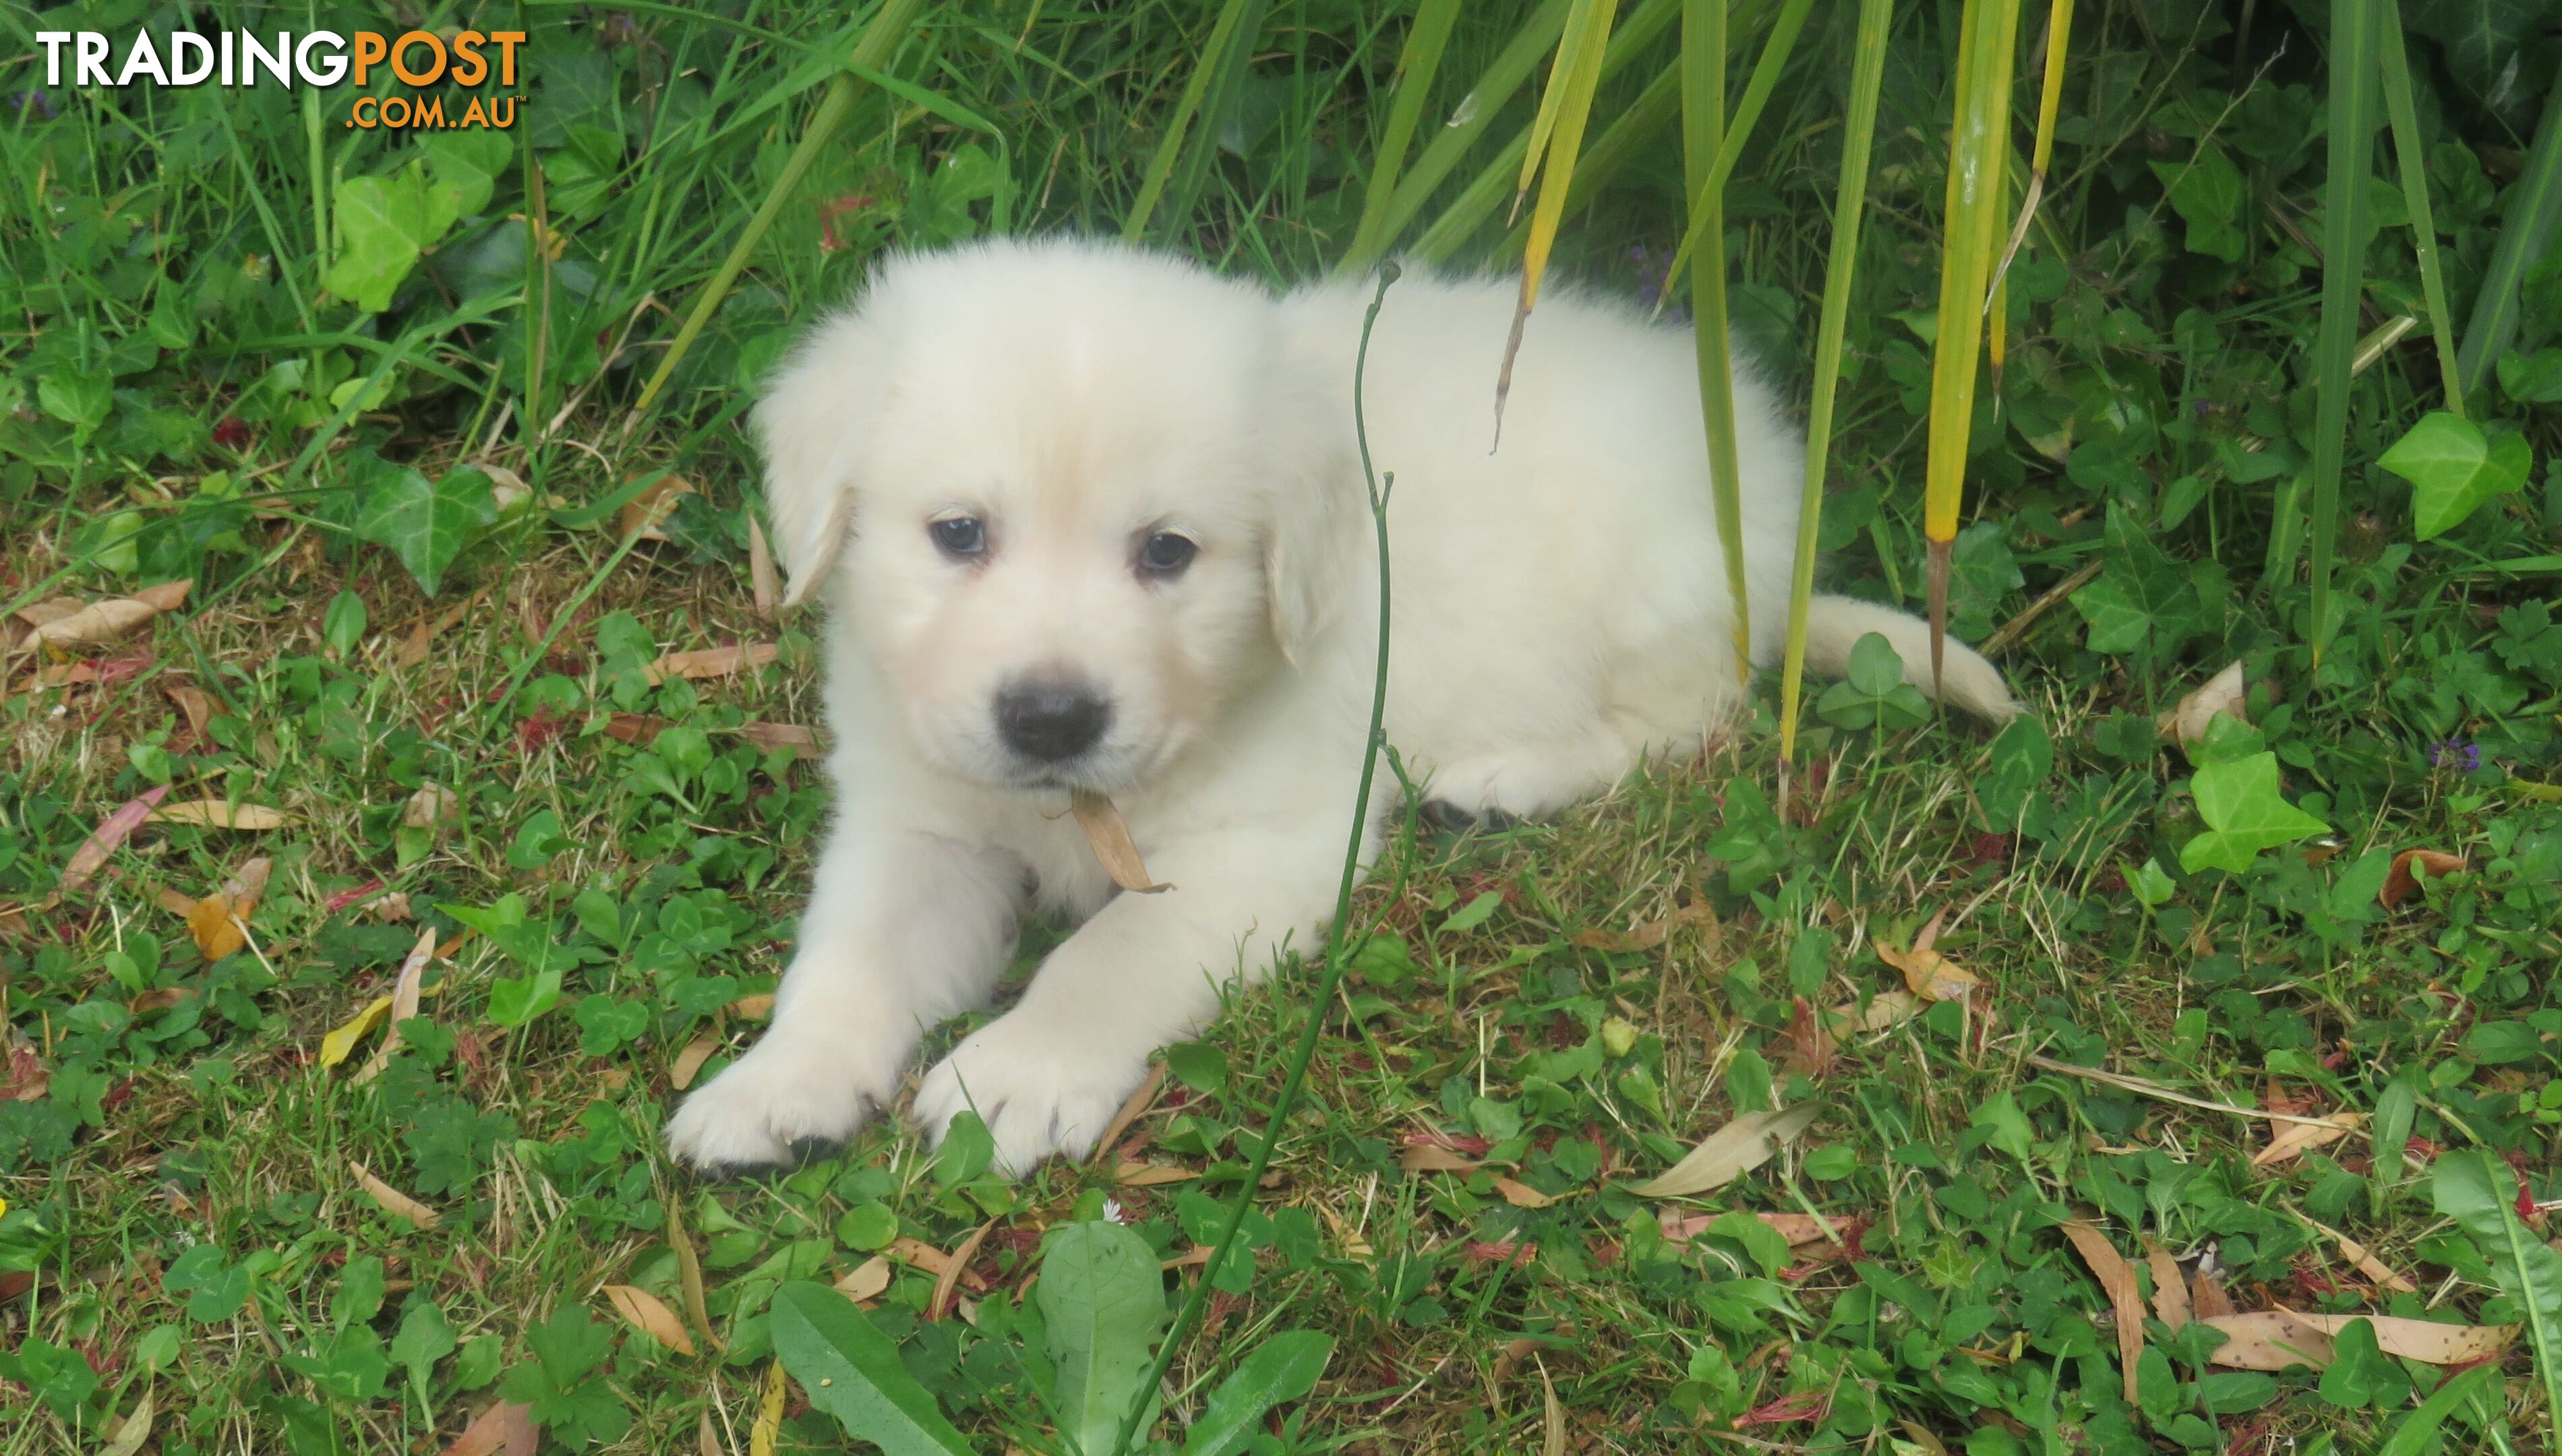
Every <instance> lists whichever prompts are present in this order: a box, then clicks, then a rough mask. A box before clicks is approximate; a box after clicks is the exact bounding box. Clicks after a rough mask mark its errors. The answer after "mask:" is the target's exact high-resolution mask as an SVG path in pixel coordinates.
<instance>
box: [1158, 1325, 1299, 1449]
mask: <svg viewBox="0 0 2562 1456" xmlns="http://www.w3.org/2000/svg"><path fill="white" fill-rule="evenodd" d="M1334 1350H1335V1339H1334V1337H1333V1336H1331V1335H1321V1334H1318V1333H1317V1332H1316V1331H1314V1330H1290V1331H1286V1332H1284V1333H1282V1334H1279V1335H1275V1336H1273V1337H1272V1338H1271V1339H1269V1340H1266V1341H1264V1342H1263V1344H1262V1345H1261V1346H1260V1347H1259V1348H1257V1349H1256V1350H1255V1352H1254V1353H1253V1354H1252V1355H1249V1356H1247V1357H1246V1358H1245V1360H1244V1362H1243V1363H1241V1364H1240V1365H1237V1367H1236V1372H1235V1373H1234V1374H1231V1375H1229V1376H1228V1377H1227V1378H1226V1379H1225V1380H1223V1381H1221V1382H1220V1384H1219V1387H1218V1388H1217V1389H1216V1390H1213V1391H1211V1392H1210V1397H1209V1403H1208V1404H1206V1405H1204V1406H1203V1407H1202V1408H1201V1415H1200V1419H1198V1420H1196V1421H1193V1422H1192V1428H1191V1430H1190V1431H1189V1433H1187V1435H1186V1436H1185V1438H1184V1449H1183V1456H1234V1453H1236V1452H1238V1451H1242V1450H1244V1449H1245V1445H1246V1442H1248V1441H1250V1440H1252V1439H1253V1438H1254V1434H1255V1432H1257V1431H1259V1430H1260V1429H1262V1425H1263V1417H1264V1414H1265V1413H1266V1412H1268V1411H1270V1410H1272V1409H1273V1408H1274V1407H1276V1406H1280V1405H1284V1404H1287V1403H1288V1402H1290V1401H1293V1400H1296V1399H1298V1398H1300V1397H1301V1396H1303V1395H1305V1394H1307V1393H1308V1392H1309V1391H1311V1390H1314V1389H1315V1388H1317V1379H1318V1377H1319V1376H1320V1375H1323V1374H1324V1373H1325V1372H1326V1360H1327V1358H1328V1357H1329V1356H1331V1355H1333V1354H1334Z"/></svg>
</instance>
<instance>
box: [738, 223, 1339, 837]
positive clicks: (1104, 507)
mask: <svg viewBox="0 0 2562 1456" xmlns="http://www.w3.org/2000/svg"><path fill="white" fill-rule="evenodd" d="M1304 372H1305V371H1304V370H1299V369H1296V368H1294V367H1293V366H1292V365H1291V364H1290V363H1289V362H1288V359H1287V357H1286V346H1285V343H1284V341H1283V338H1282V335H1281V330H1280V325H1279V320H1278V316H1277V311H1276V309H1275V307H1274V305H1273V303H1272V301H1271V299H1270V298H1269V297H1268V296H1266V295H1265V294H1263V293H1262V292H1260V291H1259V290H1256V289H1253V288H1251V287H1246V286H1241V285H1237V284H1233V283H1228V282H1223V281H1221V280H1219V279H1217V278H1215V277H1212V276H1211V275H1209V274H1208V273H1203V272H1201V271H1200V270H1199V269H1197V268H1195V267H1193V266H1191V265H1189V264H1186V263H1181V262H1178V261H1175V260H1172V259H1168V258H1164V257H1159V256H1151V255H1144V254H1138V253H1134V252H1130V251H1126V250H1121V249H1109V248H1100V247H1095V246H1091V245H1078V244H1057V243H1052V244H1023V243H1001V244H988V245H983V246H978V247H973V248H968V249H963V250H959V251H956V252H951V253H941V254H931V255H915V256H909V257H905V258H900V259H896V260H893V261H892V262H890V263H888V264H886V265H885V266H884V267H883V268H882V269H881V271H880V272H879V273H877V274H876V275H875V277H874V279H873V281H872V283H871V285H870V286H869V287H868V288H867V289H866V291H865V292H864V294H863V296H862V297H861V298H860V299H859V300H858V301H857V302H856V303H855V304H854V305H853V306H852V307H851V308H850V309H848V310H847V311H845V312H843V313H840V314H837V315H836V316H834V317H832V318H830V319H828V320H827V321H826V322H824V323H823V324H822V325H821V326H820V327H819V329H818V330H817V331H816V332H815V333H814V334H813V336H812V337H811V338H810V339H809V340H808V341H807V342H806V343H805V344H804V345H803V347H802V348H801V349H800V350H799V351H798V352H797V353H796V354H795V355H794V356H793V357H792V359H791V360H790V361H789V363H788V364H787V365H786V366H785V368H784V370H783V373H782V375H781V376H780V378H779V379H778V380H777V382H776V384H775V386H774V388H773V389H772V390H771V391H770V393H769V394H768V396H767V398H766V399H765V401H764V402H763V403H762V404H761V405H760V406H759V408H758V410H757V417H756V418H757V426H758V431H759V433H760V435H761V436H762V437H763V442H764V446H765V450H766V455H767V458H768V471H767V477H766V496H767V505H768V507H769V509H770V511H771V514H772V517H773V521H774V525H775V538H776V542H777V546H778V549H779V550H780V552H781V554H782V556H783V558H784V563H785V565H786V567H787V569H788V570H789V571H790V573H791V577H792V598H793V599H794V600H800V599H803V598H807V597H810V596H812V595H815V594H818V593H819V592H821V591H822V590H825V591H826V592H827V594H828V595H829V596H830V598H831V600H832V601H833V602H834V604H835V606H836V608H837V609H838V611H839V613H840V615H842V616H844V617H846V618H848V619H849V621H847V622H846V623H845V625H844V627H843V628H840V630H851V631H854V632H856V633H859V634H860V635H861V637H862V639H863V641H864V643H865V645H866V646H867V648H868V649H869V651H870V653H871V655H872V656H873V658H874V660H875V661H876V662H877V663H878V664H879V667H880V669H881V675H882V679H883V681H884V682H885V683H886V684H887V686H888V690H889V692H890V694H891V696H892V697H893V698H894V699H895V702H894V703H893V704H892V705H891V706H892V707H893V709H894V711H895V712H896V714H897V716H898V717H899V719H900V720H901V722H902V723H903V725H904V727H905V729H906V731H907V733H908V734H909V736H910V738H911V739H912V740H913V742H914V744H915V746H916V748H917V749H918V750H919V751H920V752H921V753H922V754H923V755H924V756H925V757H926V758H927V759H928V760H929V761H931V762H934V763H936V764H938V765H939V766H941V767H943V768H945V769H947V770H950V771H952V772H954V773H957V774H960V775H963V776H965V777H968V778H971V779H975V780H978V781H980V782H982V783H986V784H990V785H995V786H1000V787H1015V788H1027V789H1028V788H1055V787H1072V788H1086V789H1094V790H1099V791H1102V792H1106V793H1109V792H1113V791H1115V790H1118V789H1122V788H1127V787H1130V786H1132V785H1135V784H1138V783H1141V782H1144V781H1145V780H1146V779H1147V778H1148V777H1149V776H1150V775H1151V774H1152V773H1154V772H1155V771H1157V770H1158V769H1160V768H1162V767H1163V766H1164V765H1165V764H1167V763H1168V762H1169V761H1171V760H1172V759H1174V758H1175V757H1177V756H1178V755H1180V754H1181V753H1182V752H1183V750H1184V749H1185V747H1186V746H1187V745H1188V744H1189V743H1191V742H1193V741H1194V740H1196V739H1197V738H1198V737H1199V736H1200V734H1201V733H1202V731H1203V730H1204V728H1205V727H1206V726H1207V725H1208V723H1209V722H1210V721H1211V720H1212V719H1213V718H1215V717H1216V716H1217V714H1218V713H1219V712H1220V711H1221V709H1222V708H1223V707H1225V706H1226V705H1227V704H1228V703H1229V702H1231V701H1233V699H1234V698H1235V696H1236V695H1237V694H1238V693H1239V692H1240V691H1241V690H1243V689H1244V688H1245V687H1246V686H1247V685H1249V684H1250V683H1251V682H1253V681H1254V680H1255V679H1256V678H1258V677H1259V676H1261V675H1263V674H1266V673H1269V672H1271V671H1273V670H1276V668H1277V667H1278V666H1279V665H1280V663H1281V661H1282V660H1283V659H1285V658H1287V657H1289V656H1290V655H1292V654H1293V653H1295V652H1296V651H1297V649H1298V648H1299V647H1300V646H1301V645H1302V644H1303V643H1304V642H1305V641H1306V639H1307V638H1308V637H1309V636H1310V635H1311V634H1313V633H1314V632H1316V631H1317V630H1318V628H1319V627H1320V626H1321V625H1322V622H1323V619H1324V618H1325V616H1326V609H1325V604H1326V603H1327V602H1329V601H1330V600H1331V598H1332V596H1333V593H1334V589H1335V587H1336V586H1337V585H1338V583H1337V580H1336V579H1335V578H1334V576H1333V575H1332V574H1331V573H1332V568H1333V565H1334V563H1335V562H1336V561H1337V560H1338V559H1339V558H1340V557H1341V556H1342V555H1343V552H1342V550H1341V549H1340V547H1339V546H1338V544H1337V543H1338V541H1339V540H1340V535H1339V533H1340V531H1341V530H1342V528H1343V526H1344V524H1345V521H1346V517H1347V503H1348V501H1350V499H1351V496H1350V491H1351V489H1352V488H1354V487H1352V486H1350V484H1349V483H1348V480H1347V478H1346V477H1345V474H1344V470H1343V462H1342V460H1341V458H1340V455H1341V451H1342V442H1341V440H1340V439H1339V438H1338V437H1339V432H1338V431H1336V430H1335V429H1333V428H1331V426H1330V425H1329V423H1328V415H1327V402H1326V400H1325V399H1324V397H1323V395H1322V392H1321V391H1320V390H1317V389H1314V388H1312V387H1311V386H1310V385H1309V384H1307V383H1306V382H1303V381H1302V379H1301V378H1300V377H1299V376H1300V375H1301V374H1303V373H1304Z"/></svg>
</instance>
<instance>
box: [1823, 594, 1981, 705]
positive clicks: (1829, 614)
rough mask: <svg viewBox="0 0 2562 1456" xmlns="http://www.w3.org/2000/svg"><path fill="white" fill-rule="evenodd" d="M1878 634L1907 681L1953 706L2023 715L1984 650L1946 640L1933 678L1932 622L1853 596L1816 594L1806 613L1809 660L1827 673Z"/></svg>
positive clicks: (1840, 669)
mask: <svg viewBox="0 0 2562 1456" xmlns="http://www.w3.org/2000/svg"><path fill="white" fill-rule="evenodd" d="M1870 633H1876V634H1878V635H1879V636H1881V637H1885V638H1886V640H1887V642H1888V644H1889V645H1891V646H1893V647H1894V648H1895V654H1896V655H1897V656H1899V657H1902V658H1903V659H1904V680H1905V681H1907V682H1909V683H1912V684H1913V685H1914V686H1915V687H1918V688H1920V689H1922V691H1923V692H1926V693H1928V694H1930V695H1931V696H1933V697H1935V698H1938V699H1939V700H1940V701H1942V702H1944V703H1947V704H1948V705H1949V706H1951V707H1956V708H1963V709H1964V710H1966V711H1967V712H1969V713H1972V714H1974V715H1975V716H1976V717H1978V718H1988V719H1990V720H1992V721H1993V722H1996V723H2000V722H2004V721H2007V720H2009V719H2011V718H2015V717H2017V716H2019V704H2018V703H2017V702H2016V701H2014V700H2013V699H2012V697H2011V695H2010V685H2009V684H2008V683H2006V682H2004V681H2002V675H2001V669H2000V668H1998V667H1995V666H1994V665H1993V664H1992V663H1990V662H1988V661H1986V660H1984V654H1983V653H1981V652H1978V651H1976V650H1975V649H1974V648H1972V647H1970V646H1967V645H1966V644H1965V643H1963V642H1961V641H1958V640H1957V639H1956V638H1955V637H1950V638H1948V640H1947V644H1946V647H1945V657H1944V658H1943V660H1942V665H1941V673H1942V676H1941V680H1940V681H1938V682H1932V681H1931V680H1930V624H1928V623H1926V622H1924V621H1922V619H1921V618H1919V617H1915V616H1912V615H1911V614H1909V613H1903V612H1898V611H1896V610H1895V609H1894V608H1892V607H1880V606H1878V605H1877V604H1876V603H1874V602H1862V601H1858V600H1856V599H1854V598H1850V597H1820V596H1819V597H1817V598H1815V600H1814V602H1813V603H1812V604H1811V605H1810V606H1809V607H1808V609H1807V613H1806V665H1807V666H1808V667H1811V668H1813V669H1814V670H1815V671H1817V672H1820V673H1822V674H1824V675H1825V676H1827V677H1839V676H1841V675H1842V674H1843V673H1844V672H1845V671H1846V670H1848V668H1849V666H1850V649H1851V647H1852V646H1853V645H1854V644H1855V643H1857V642H1858V641H1859V639H1860V638H1861V637H1866V636H1868V635H1869V634H1870Z"/></svg>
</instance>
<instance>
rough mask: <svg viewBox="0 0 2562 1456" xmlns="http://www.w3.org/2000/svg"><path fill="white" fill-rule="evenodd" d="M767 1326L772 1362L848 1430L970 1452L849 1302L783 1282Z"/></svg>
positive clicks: (917, 1452)
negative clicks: (771, 1348)
mask: <svg viewBox="0 0 2562 1456" xmlns="http://www.w3.org/2000/svg"><path fill="white" fill-rule="evenodd" d="M1133 1236H1134V1237H1135V1236H1136V1235H1133ZM1144 1247H1145V1245H1144V1244H1143V1245H1142V1248H1144ZM1150 1267H1151V1268H1154V1267H1155V1265H1154V1263H1153V1261H1152V1262H1151V1264H1150ZM1044 1282H1045V1281H1044ZM769 1328H770V1329H771V1330H772V1332H773V1336H774V1354H775V1357H776V1359H778V1360H781V1361H782V1362H783V1367H784V1368H785V1369H787V1370H789V1371H791V1372H792V1377H793V1378H794V1379H796V1380H799V1381H800V1382H801V1388H802V1389H803V1390H804V1391H806V1392H808V1394H809V1396H810V1403H811V1404H813V1405H816V1406H818V1407H819V1408H820V1409H821V1410H823V1411H825V1412H827V1413H828V1414H829V1415H832V1416H834V1417H835V1418H836V1420H837V1423H838V1424H840V1425H842V1426H844V1428H845V1430H846V1432H847V1433H848V1434H850V1435H853V1436H855V1437H858V1438H859V1439H862V1440H865V1441H869V1442H871V1443H872V1444H873V1445H875V1446H878V1447H880V1449H881V1450H882V1451H883V1452H884V1453H886V1456H971V1451H970V1443H969V1441H968V1440H966V1439H964V1438H963V1436H962V1434H961V1432H960V1431H959V1430H958V1429H956V1428H955V1427H954V1426H953V1424H952V1422H950V1421H948V1420H946V1419H944V1417H943V1412H942V1411H941V1410H939V1409H937V1408H936V1407H935V1404H934V1396H933V1395H932V1394H930V1393H928V1392H927V1390H926V1388H925V1387H924V1386H923V1385H920V1384H918V1383H917V1382H916V1377H915V1376H914V1375H911V1374H909V1373H908V1372H907V1366H906V1365H904V1364H902V1363H901V1362H900V1361H899V1358H898V1347H897V1346H896V1345H894V1344H892V1343H891V1342H890V1339H889V1337H888V1336H886V1335H883V1334H881V1332H880V1331H879V1330H877V1329H875V1328H873V1326H872V1322H871V1319H870V1318H869V1317H868V1316H866V1315H865V1314H864V1313H863V1312H862V1310H861V1309H860V1308H859V1307H857V1306H856V1305H855V1304H854V1302H853V1301H852V1300H849V1299H847V1298H845V1297H844V1296H843V1295H841V1294H838V1293H837V1292H836V1291H834V1290H832V1289H829V1288H828V1287H827V1286H825V1285H823V1284H813V1283H809V1282H807V1281H804V1282H799V1283H793V1284H786V1285H784V1286H783V1287H782V1288H781V1289H780V1290H777V1291H776V1292H775V1295H774V1305H773V1310H772V1313H771V1315H770V1316H769Z"/></svg>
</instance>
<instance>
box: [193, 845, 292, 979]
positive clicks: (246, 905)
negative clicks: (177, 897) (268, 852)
mask: <svg viewBox="0 0 2562 1456" xmlns="http://www.w3.org/2000/svg"><path fill="white" fill-rule="evenodd" d="M274 871H275V861H274V860H272V859H269V858H268V857H266V856H265V855H260V856H259V857H258V858H255V859H252V860H250V861H248V862H247V863H245V864H243V865H242V866H241V867H240V873H238V874H235V875H233V876H232V877H231V878H230V879H228V880H225V881H224V882H223V887H222V888H221V889H219V890H216V891H215V892H214V893H212V894H210V895H207V896H206V897H205V898H203V899H201V900H198V901H196V902H195V903H194V904H192V905H189V906H188V907H187V933H188V934H189V935H191V936H193V937H194V938H195V941H196V950H197V952H198V953H199V954H200V955H202V956H203V957H204V958H205V960H206V961H207V962H208V963H211V962H214V961H219V960H221V959H222V958H223V957H225V956H228V955H231V954H233V953H235V952H237V951H239V950H240V949H241V948H242V947H243V946H246V945H248V944H249V932H248V930H247V926H248V925H249V918H250V916H251V914H252V913H253V912H255V911H256V910H257V909H258V902H259V898H260V897H261V896H263V895H265V894H266V893H267V879H268V876H269V875H270V874H271V873H273V872H274Z"/></svg>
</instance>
